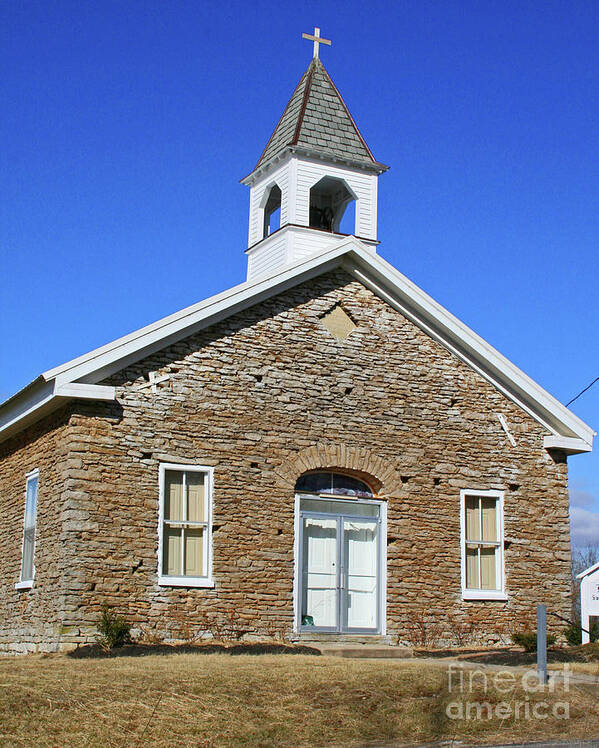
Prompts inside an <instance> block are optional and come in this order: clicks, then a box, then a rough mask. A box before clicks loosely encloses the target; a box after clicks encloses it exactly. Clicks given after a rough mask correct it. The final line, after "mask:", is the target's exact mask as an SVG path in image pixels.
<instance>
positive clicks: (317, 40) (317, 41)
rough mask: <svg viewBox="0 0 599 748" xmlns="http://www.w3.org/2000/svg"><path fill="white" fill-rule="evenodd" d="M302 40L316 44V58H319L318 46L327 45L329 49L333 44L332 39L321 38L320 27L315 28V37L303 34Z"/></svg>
mask: <svg viewBox="0 0 599 748" xmlns="http://www.w3.org/2000/svg"><path fill="white" fill-rule="evenodd" d="M302 39H309V40H310V41H311V42H314V58H315V59H317V58H318V45H319V44H327V45H328V46H329V47H330V46H331V44H332V42H331V40H330V39H323V38H322V37H321V36H320V29H319V28H318V26H315V27H314V36H312V35H311V34H302Z"/></svg>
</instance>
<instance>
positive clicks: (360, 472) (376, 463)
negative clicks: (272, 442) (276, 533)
mask: <svg viewBox="0 0 599 748" xmlns="http://www.w3.org/2000/svg"><path fill="white" fill-rule="evenodd" d="M316 470H323V471H330V472H336V471H339V472H342V473H347V474H348V475H353V476H354V477H356V478H359V479H360V480H363V481H365V482H366V483H367V484H368V485H369V486H371V487H372V488H373V490H374V491H375V492H376V494H377V495H379V496H381V497H385V496H393V495H397V493H398V492H399V486H400V485H401V479H400V476H399V474H398V473H397V471H396V470H395V469H394V468H393V467H392V466H391V465H389V463H388V461H387V460H385V459H383V458H382V457H380V456H379V455H376V454H374V453H373V452H370V451H369V450H367V449H362V448H356V447H348V446H346V445H344V444H335V443H326V444H317V445H314V446H313V447H307V448H306V449H302V450H301V451H299V452H296V453H295V454H294V455H292V456H291V457H289V458H288V459H287V460H285V461H284V462H282V463H281V464H280V465H279V466H278V467H276V468H275V473H276V474H277V476H278V477H279V480H280V481H281V483H283V484H284V485H285V486H286V488H288V490H291V491H293V489H294V487H295V482H296V481H297V479H298V478H299V476H300V475H303V474H304V473H308V472H311V471H316Z"/></svg>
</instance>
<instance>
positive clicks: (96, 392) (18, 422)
mask: <svg viewBox="0 0 599 748" xmlns="http://www.w3.org/2000/svg"><path fill="white" fill-rule="evenodd" d="M73 399H78V400H115V399H116V389H115V388H114V387H106V386H104V385H99V384H80V383H78V382H73V383H69V384H66V385H59V384H58V383H57V382H56V380H51V381H49V382H44V381H43V380H41V379H37V380H35V381H34V382H32V384H31V385H30V386H29V387H27V388H25V389H24V390H22V391H21V392H20V393H17V396H15V397H12V398H10V400H7V401H6V402H5V403H3V404H2V405H0V441H3V440H4V439H7V438H8V437H9V436H12V434H14V433H17V432H18V431H20V430H21V429H23V428H24V427H25V426H28V425H29V424H31V423H35V421H39V419H40V418H42V417H43V416H45V415H48V414H49V413H52V412H53V411H54V410H56V409H57V408H59V407H60V406H61V405H62V404H63V403H65V402H67V401H68V400H73Z"/></svg>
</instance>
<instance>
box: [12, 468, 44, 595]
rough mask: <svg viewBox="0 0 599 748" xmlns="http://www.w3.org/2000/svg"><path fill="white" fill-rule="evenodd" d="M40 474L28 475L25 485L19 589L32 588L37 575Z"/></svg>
mask: <svg viewBox="0 0 599 748" xmlns="http://www.w3.org/2000/svg"><path fill="white" fill-rule="evenodd" d="M38 483H39V472H38V471H37V470H33V471H32V472H31V473H28V474H27V480H26V484H25V520H24V525H23V551H22V557H21V580H20V582H19V583H18V584H17V587H31V586H32V584H33V577H34V575H35V566H34V565H33V560H34V555H35V527H36V524H37V488H38Z"/></svg>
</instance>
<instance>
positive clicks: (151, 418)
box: [11, 271, 570, 645]
mask: <svg viewBox="0 0 599 748" xmlns="http://www.w3.org/2000/svg"><path fill="white" fill-rule="evenodd" d="M335 304H341V305H342V307H343V309H344V311H345V312H346V313H347V314H348V315H349V316H350V317H351V319H352V320H353V321H354V323H355V324H356V325H357V327H356V329H355V330H354V331H353V332H352V333H351V334H350V335H349V337H348V338H346V339H345V340H338V339H337V338H335V337H333V336H332V335H331V334H330V332H329V331H328V330H327V329H326V328H325V326H324V325H323V324H322V323H321V321H320V319H321V317H322V316H323V315H325V314H326V313H327V312H329V311H330V309H331V308H332V307H333V306H334V305H335ZM150 371H157V372H159V374H161V375H168V377H169V378H168V380H167V381H165V382H162V383H161V384H159V386H158V389H157V392H155V393H154V392H153V391H152V388H151V387H143V386H142V385H143V384H144V383H147V381H148V374H149V372H150ZM106 383H109V384H112V385H115V386H116V387H117V399H118V405H117V406H115V405H107V404H106V403H89V402H88V403H78V404H76V405H75V406H74V408H73V412H72V415H71V416H70V420H69V439H70V440H71V445H76V446H77V450H78V451H77V457H76V459H77V460H80V461H81V462H80V463H79V462H78V463H77V465H78V467H77V468H75V466H74V463H73V469H72V470H71V472H70V474H69V477H68V486H69V490H70V491H71V492H72V493H71V497H72V498H73V501H74V502H75V504H74V505H73V506H74V507H75V505H76V512H77V517H78V520H77V522H78V524H77V525H76V526H70V529H69V533H68V537H69V549H68V567H69V579H70V583H69V584H70V586H69V590H70V593H69V596H68V600H69V607H68V610H65V612H64V616H63V618H64V620H63V625H64V626H65V627H66V626H68V627H71V628H70V629H69V630H68V631H65V633H64V635H63V636H62V638H61V642H62V644H63V645H65V644H67V643H71V644H75V643H78V642H84V641H89V640H91V639H92V638H93V636H94V633H95V623H96V620H97V617H98V613H99V609H100V606H101V604H102V603H103V602H108V603H110V604H113V605H115V606H116V607H117V608H118V609H119V611H121V612H122V613H124V614H125V615H127V617H128V618H129V620H130V621H131V623H132V624H133V625H134V627H135V628H136V629H137V630H139V629H144V630H145V631H147V632H150V633H152V634H155V635H158V636H161V637H165V638H167V639H181V638H188V637H190V636H204V635H211V634H218V633H219V631H221V630H222V629H223V628H226V627H227V626H228V625H230V624H231V622H233V621H234V624H235V628H236V629H237V630H238V631H239V632H240V633H244V632H245V635H247V636H253V637H257V636H274V635H277V636H287V637H290V636H292V626H293V599H292V589H293V566H294V485H295V481H296V480H297V478H298V476H299V475H300V474H302V473H303V472H305V471H306V470H309V469H314V468H341V469H349V470H350V471H352V472H354V473H358V474H360V475H363V476H365V477H368V478H369V480H370V482H371V484H373V485H374V486H375V488H376V489H377V490H378V493H379V495H380V497H382V498H383V499H384V500H386V501H387V505H388V538H387V559H388V561H387V566H388V568H387V576H388V588H387V630H388V633H389V635H390V636H391V637H392V638H393V639H394V640H396V641H401V642H407V641H418V640H419V639H420V638H421V630H422V627H424V628H425V629H426V630H427V632H428V634H427V635H428V636H430V637H433V636H434V637H435V638H437V639H443V640H445V641H453V642H454V643H457V637H458V634H457V633H456V632H461V633H460V634H459V635H460V636H461V635H463V632H464V631H467V632H468V637H469V638H470V639H471V640H477V641H485V642H492V641H498V640H505V639H508V638H509V636H510V632H511V631H512V630H514V629H518V630H520V629H522V628H523V627H525V626H526V625H527V624H528V623H532V622H533V620H534V612H535V605H536V603H537V602H546V603H547V604H548V605H549V607H550V609H551V610H553V611H555V612H558V613H560V614H562V615H566V614H567V613H568V611H569V595H570V587H569V578H570V577H569V574H570V569H569V562H570V548H569V519H568V492H567V466H566V461H565V458H563V457H561V456H560V455H550V454H548V453H547V452H546V450H544V449H543V445H542V442H543V436H544V435H545V434H546V432H545V431H544V429H543V428H542V427H541V426H539V424H537V423H536V421H534V420H533V419H532V418H531V417H529V416H528V415H527V414H526V413H525V412H523V411H522V410H521V409H520V408H519V407H517V406H516V405H515V404H513V403H512V402H511V401H509V400H507V399H506V398H505V397H504V396H503V395H502V394H501V393H500V392H499V391H497V390H496V389H495V388H494V387H493V386H492V385H490V384H489V383H488V382H487V381H486V380H484V379H483V378H482V377H481V376H480V375H479V374H477V373H476V372H475V371H473V370H472V369H470V367H468V366H467V365H466V364H464V363H462V362H461V361H460V360H458V359H457V358H456V357H455V356H454V355H453V354H452V353H450V352H449V351H447V350H446V349H445V348H444V347H443V346H441V345H440V344H438V343H436V342H435V341H433V340H431V339H430V338H429V337H428V336H427V335H426V334H425V333H424V332H422V331H421V330H420V329H419V328H417V327H416V326H415V325H414V324H413V323H411V322H410V321H408V320H407V319H406V318H404V317H403V316H402V315H401V314H399V313H398V312H396V311H395V310H393V309H392V308H390V307H389V306H388V305H386V304H385V303H384V302H383V301H381V300H380V299H379V298H378V297H376V296H375V295H374V294H373V293H372V292H371V291H369V290H368V289H366V288H365V287H364V286H362V285H361V284H360V283H358V282H357V281H355V280H353V279H352V278H351V277H350V276H349V275H347V274H346V273H344V272H343V271H335V272H332V273H329V274H327V275H323V276H320V277H319V278H317V279H315V280H313V281H311V282H309V283H306V284H303V285H300V286H297V287H296V288H294V289H292V290H289V291H287V292H285V293H284V294H282V295H280V296H278V297H275V298H273V299H270V300H268V301H265V302H262V303H260V304H259V305H256V306H255V307H253V308H251V309H250V310H246V311H244V312H243V313H240V314H238V315H235V316H233V317H231V318H229V319H227V320H224V321H222V322H220V323H218V324H216V325H214V326H213V327H211V328H209V329H207V330H204V331H202V332H200V333H198V334H195V335H193V336H191V337H190V338H187V339H186V340H184V341H181V342H179V343H177V344H175V345H172V346H170V347H169V348H167V349H165V350H164V351H161V352H160V353H157V354H154V355H152V356H150V357H148V358H147V359H145V360H143V361H141V362H139V363H137V364H135V365H132V366H130V367H128V368H127V369H126V370H124V371H122V372H120V373H119V374H117V375H115V376H113V377H111V378H110V380H109V381H107V382H106ZM498 412H499V413H502V414H503V415H504V416H505V417H506V419H507V421H508V423H509V426H510V430H511V432H512V433H513V434H514V436H515V438H516V447H512V446H511V444H510V443H509V441H508V439H507V437H506V435H505V433H504V431H503V429H502V427H501V424H500V422H499V420H498V418H497V413H498ZM57 434H58V432H57ZM53 438H54V439H58V436H55V437H53ZM71 459H75V458H74V457H73V456H71ZM161 462H180V463H188V464H202V465H209V466H213V467H214V515H213V548H214V578H215V587H214V589H198V588H181V587H161V586H159V585H158V578H157V545H158V472H159V465H160V463H161ZM79 465H80V466H79ZM40 474H41V473H40ZM41 487H42V481H41V478H40V496H41ZM462 488H468V489H479V490H482V489H501V490H503V491H505V504H504V520H505V541H506V542H505V569H506V588H507V592H508V595H509V600H508V601H507V602H498V601H497V602H495V601H493V602H488V601H487V602H476V601H468V602H465V601H462V599H461V584H460V520H459V506H460V489H462ZM21 490H24V483H23V488H22V489H21ZM11 501H14V499H11ZM21 503H22V502H21ZM19 511H20V510H19ZM15 521H16V520H15ZM17 525H18V522H17ZM64 563H65V564H66V563H67V561H66V560H65V561H64ZM13 566H14V562H13ZM41 581H42V580H41V578H40V587H41ZM11 594H12V593H11ZM39 594H41V591H40V593H39ZM57 605H59V602H58V600H57Z"/></svg>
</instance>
